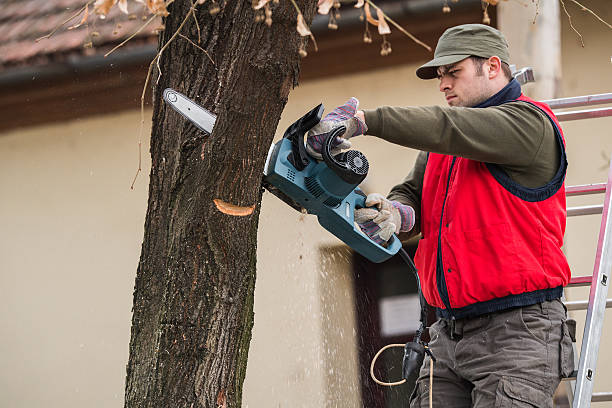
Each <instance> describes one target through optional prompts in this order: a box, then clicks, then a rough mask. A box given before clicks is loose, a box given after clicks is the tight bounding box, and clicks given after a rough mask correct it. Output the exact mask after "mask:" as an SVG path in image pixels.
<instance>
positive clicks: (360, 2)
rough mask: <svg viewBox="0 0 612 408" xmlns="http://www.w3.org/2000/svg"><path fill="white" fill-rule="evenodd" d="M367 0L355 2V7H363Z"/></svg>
mask: <svg viewBox="0 0 612 408" xmlns="http://www.w3.org/2000/svg"><path fill="white" fill-rule="evenodd" d="M364 3H365V0H357V4H355V8H360V7H363V5H364Z"/></svg>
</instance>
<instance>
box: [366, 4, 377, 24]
mask: <svg viewBox="0 0 612 408" xmlns="http://www.w3.org/2000/svg"><path fill="white" fill-rule="evenodd" d="M363 9H364V10H365V15H366V20H368V23H370V24H372V25H374V26H378V21H376V19H375V18H374V17H372V13H370V4H369V3H366V4H365V6H364V8H363Z"/></svg>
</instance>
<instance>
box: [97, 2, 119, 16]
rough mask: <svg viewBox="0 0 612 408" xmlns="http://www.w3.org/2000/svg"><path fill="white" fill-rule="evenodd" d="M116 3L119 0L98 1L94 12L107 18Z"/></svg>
mask: <svg viewBox="0 0 612 408" xmlns="http://www.w3.org/2000/svg"><path fill="white" fill-rule="evenodd" d="M116 2H117V0H96V2H95V3H94V11H95V12H96V14H102V15H103V16H106V15H107V14H108V12H109V11H110V9H111V7H113V6H114V5H115V3H116Z"/></svg>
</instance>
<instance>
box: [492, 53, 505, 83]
mask: <svg viewBox="0 0 612 408" xmlns="http://www.w3.org/2000/svg"><path fill="white" fill-rule="evenodd" d="M488 63H489V79H493V78H496V77H497V76H498V75H501V74H503V72H502V66H501V64H502V62H501V60H500V59H499V57H497V56H492V57H491V58H489V61H488Z"/></svg>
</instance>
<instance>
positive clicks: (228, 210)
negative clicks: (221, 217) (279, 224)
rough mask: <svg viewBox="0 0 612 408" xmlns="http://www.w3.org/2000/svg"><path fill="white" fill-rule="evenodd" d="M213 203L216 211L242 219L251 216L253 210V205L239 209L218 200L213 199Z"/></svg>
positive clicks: (236, 206)
mask: <svg viewBox="0 0 612 408" xmlns="http://www.w3.org/2000/svg"><path fill="white" fill-rule="evenodd" d="M213 201H214V203H215V205H216V206H217V210H219V211H221V212H222V213H223V214H227V215H235V216H237V217H244V216H246V215H251V214H252V213H253V210H255V205H252V206H250V207H240V206H238V205H235V204H230V203H226V202H225V201H223V200H219V199H218V198H215V199H214V200H213Z"/></svg>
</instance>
